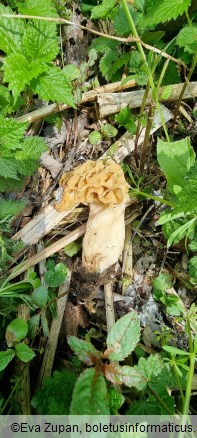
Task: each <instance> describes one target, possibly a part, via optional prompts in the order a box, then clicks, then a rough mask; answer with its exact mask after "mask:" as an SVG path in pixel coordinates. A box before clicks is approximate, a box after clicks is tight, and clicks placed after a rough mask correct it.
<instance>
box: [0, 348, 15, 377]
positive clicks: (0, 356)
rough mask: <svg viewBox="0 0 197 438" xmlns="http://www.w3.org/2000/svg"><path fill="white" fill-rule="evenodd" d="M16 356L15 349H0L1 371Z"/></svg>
mask: <svg viewBox="0 0 197 438" xmlns="http://www.w3.org/2000/svg"><path fill="white" fill-rule="evenodd" d="M14 356H15V351H14V350H12V349H11V348H8V350H6V351H0V371H2V370H4V369H5V368H6V367H7V365H8V364H9V363H10V362H11V360H12V359H13V358H14Z"/></svg>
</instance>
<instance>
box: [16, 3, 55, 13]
mask: <svg viewBox="0 0 197 438" xmlns="http://www.w3.org/2000/svg"><path fill="white" fill-rule="evenodd" d="M18 10H19V12H20V13H21V14H23V15H38V16H40V17H58V14H57V12H56V9H55V7H54V3H53V1H52V0H42V1H40V0H26V1H25V2H24V3H19V2H18Z"/></svg>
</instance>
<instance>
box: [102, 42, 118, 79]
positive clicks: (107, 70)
mask: <svg viewBox="0 0 197 438" xmlns="http://www.w3.org/2000/svg"><path fill="white" fill-rule="evenodd" d="M117 56H118V54H117V52H116V51H114V50H111V49H110V50H108V51H107V52H106V53H105V54H104V56H103V57H102V58H101V60H100V63H99V67H100V70H101V73H102V75H103V76H104V78H105V79H106V80H108V79H109V77H110V75H111V69H112V66H113V63H114V62H115V61H116V60H117Z"/></svg>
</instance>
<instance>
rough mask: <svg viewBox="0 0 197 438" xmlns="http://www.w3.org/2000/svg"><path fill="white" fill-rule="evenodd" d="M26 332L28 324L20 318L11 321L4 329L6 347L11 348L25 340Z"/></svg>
mask: <svg viewBox="0 0 197 438" xmlns="http://www.w3.org/2000/svg"><path fill="white" fill-rule="evenodd" d="M27 332H28V324H27V322H26V321H24V320H23V319H20V318H16V319H13V321H11V322H10V324H9V325H8V326H7V329H6V335H5V337H6V341H7V344H8V347H12V345H14V344H15V343H16V342H19V341H21V340H22V339H24V338H25V336H26V335H27Z"/></svg>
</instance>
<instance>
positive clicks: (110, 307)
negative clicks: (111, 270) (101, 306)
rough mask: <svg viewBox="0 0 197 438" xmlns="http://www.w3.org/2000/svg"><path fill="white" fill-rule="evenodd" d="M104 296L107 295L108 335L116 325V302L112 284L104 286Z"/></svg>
mask: <svg viewBox="0 0 197 438" xmlns="http://www.w3.org/2000/svg"><path fill="white" fill-rule="evenodd" d="M104 295H105V312H106V320H107V333H109V332H110V330H111V328H112V327H113V325H114V324H115V315H114V300H113V292H112V285H111V283H107V284H105V285H104Z"/></svg>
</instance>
